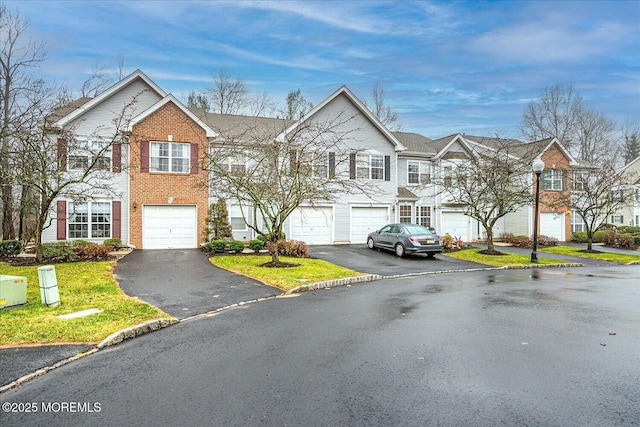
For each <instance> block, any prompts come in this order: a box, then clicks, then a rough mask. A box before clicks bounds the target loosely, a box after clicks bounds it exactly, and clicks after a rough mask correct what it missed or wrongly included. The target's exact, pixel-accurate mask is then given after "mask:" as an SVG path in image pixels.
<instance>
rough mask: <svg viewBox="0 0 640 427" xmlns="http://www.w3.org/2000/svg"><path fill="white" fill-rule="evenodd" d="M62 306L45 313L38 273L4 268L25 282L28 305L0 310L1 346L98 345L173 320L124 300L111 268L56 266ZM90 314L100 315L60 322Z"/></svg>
mask: <svg viewBox="0 0 640 427" xmlns="http://www.w3.org/2000/svg"><path fill="white" fill-rule="evenodd" d="M55 268H56V277H57V282H58V293H59V294H60V302H61V303H60V306H58V307H55V308H53V307H44V306H43V305H42V301H41V297H40V285H39V281H38V267H37V266H36V267H34V266H30V267H14V266H10V265H8V264H6V263H1V262H0V274H4V275H11V276H25V277H26V278H27V304H25V305H24V306H22V307H16V308H12V309H4V310H0V345H17V344H45V343H98V342H100V341H102V340H103V339H104V338H106V337H107V336H109V335H110V334H112V333H114V332H116V331H119V330H121V329H124V328H127V327H129V326H133V325H137V324H139V323H142V322H144V321H147V320H152V319H158V318H161V317H170V316H168V315H167V314H166V313H164V312H162V311H161V310H159V309H157V308H155V307H153V306H151V305H149V304H146V303H144V302H141V301H139V300H137V299H135V298H131V297H129V296H127V295H126V294H124V292H122V290H121V289H120V287H119V286H118V284H117V283H116V281H115V279H114V277H113V274H112V268H113V262H111V261H99V262H74V263H63V264H56V266H55ZM88 308H98V309H101V310H103V311H102V313H99V314H94V315H92V316H87V317H81V318H76V319H69V320H62V319H58V318H57V317H56V316H58V315H61V314H67V313H73V312H76V311H80V310H85V309H88Z"/></svg>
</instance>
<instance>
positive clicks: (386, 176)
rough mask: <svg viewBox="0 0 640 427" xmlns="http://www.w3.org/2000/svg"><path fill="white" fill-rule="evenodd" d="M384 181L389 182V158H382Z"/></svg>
mask: <svg viewBox="0 0 640 427" xmlns="http://www.w3.org/2000/svg"><path fill="white" fill-rule="evenodd" d="M384 180H385V181H391V156H384Z"/></svg>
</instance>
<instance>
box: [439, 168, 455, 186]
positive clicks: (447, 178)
mask: <svg viewBox="0 0 640 427" xmlns="http://www.w3.org/2000/svg"><path fill="white" fill-rule="evenodd" d="M442 175H443V183H444V186H445V187H451V185H452V184H453V168H452V167H451V166H445V167H444V169H443V173H442Z"/></svg>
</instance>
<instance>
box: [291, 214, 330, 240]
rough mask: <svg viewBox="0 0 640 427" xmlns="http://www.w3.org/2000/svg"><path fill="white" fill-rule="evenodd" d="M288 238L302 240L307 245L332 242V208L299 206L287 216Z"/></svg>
mask: <svg viewBox="0 0 640 427" xmlns="http://www.w3.org/2000/svg"><path fill="white" fill-rule="evenodd" d="M289 223H290V228H289V229H290V233H289V236H288V238H290V239H293V240H302V241H303V242H307V244H308V245H330V244H331V243H333V237H332V236H333V234H332V232H331V230H332V224H333V214H332V209H331V208H327V207H318V208H311V207H301V208H298V209H296V210H295V211H293V212H292V213H291V216H290V217H289Z"/></svg>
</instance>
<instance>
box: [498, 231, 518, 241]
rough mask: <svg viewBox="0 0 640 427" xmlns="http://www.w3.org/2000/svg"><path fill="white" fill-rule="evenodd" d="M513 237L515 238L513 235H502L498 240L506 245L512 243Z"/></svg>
mask: <svg viewBox="0 0 640 427" xmlns="http://www.w3.org/2000/svg"><path fill="white" fill-rule="evenodd" d="M513 237H514V236H513V233H500V235H499V236H498V239H497V240H500V241H503V242H506V243H512V242H513Z"/></svg>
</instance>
